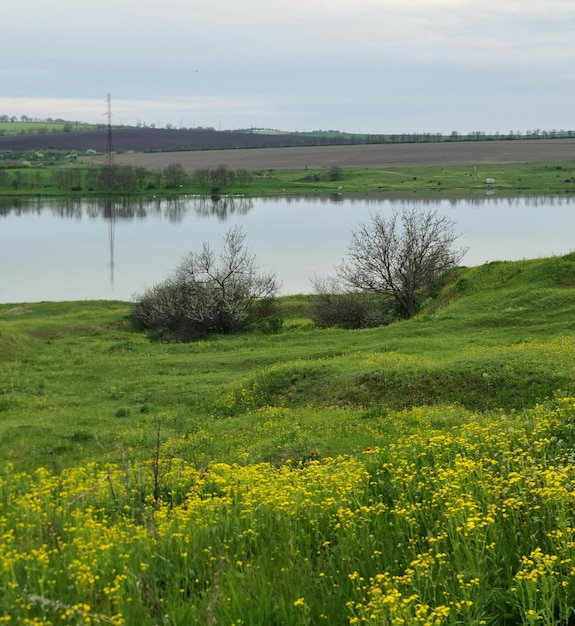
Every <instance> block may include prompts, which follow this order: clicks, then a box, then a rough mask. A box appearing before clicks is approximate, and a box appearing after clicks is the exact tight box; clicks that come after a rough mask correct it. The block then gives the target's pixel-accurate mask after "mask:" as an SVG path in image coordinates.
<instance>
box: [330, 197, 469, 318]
mask: <svg viewBox="0 0 575 626" xmlns="http://www.w3.org/2000/svg"><path fill="white" fill-rule="evenodd" d="M454 228H455V223H454V222H453V221H452V220H451V219H449V218H448V217H445V216H441V215H439V214H438V213H437V212H435V211H420V210H417V209H404V210H403V211H401V212H397V211H396V212H394V213H393V214H392V215H391V216H390V217H385V216H383V215H382V214H379V213H374V214H372V215H371V220H370V222H369V223H367V224H363V225H361V226H359V228H358V229H357V230H355V231H354V232H353V233H352V240H351V243H350V244H349V247H348V256H347V260H346V261H344V263H343V264H342V265H341V266H340V267H339V270H338V272H339V277H340V280H341V281H342V282H343V283H344V284H345V285H347V286H348V287H350V288H351V289H354V290H359V291H363V292H367V293H375V294H383V295H388V296H391V297H393V298H394V299H395V302H396V304H397V307H398V311H399V312H400V314H401V315H402V316H404V317H411V316H412V315H414V314H415V313H417V310H418V307H419V303H420V296H421V295H422V293H424V292H425V291H427V290H430V289H432V288H433V287H435V286H436V285H437V284H438V282H439V279H440V278H441V277H442V275H443V274H445V272H447V271H448V270H449V269H451V268H453V267H455V266H456V265H457V264H458V263H459V262H460V260H461V259H462V258H463V255H464V254H465V251H466V250H465V249H456V248H454V242H455V240H456V239H457V238H458V237H459V235H458V234H457V233H456V232H455V230H454Z"/></svg>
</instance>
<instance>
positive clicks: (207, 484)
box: [0, 254, 575, 626]
mask: <svg viewBox="0 0 575 626" xmlns="http://www.w3.org/2000/svg"><path fill="white" fill-rule="evenodd" d="M309 300H310V296H303V295H302V296H289V297H285V298H281V299H280V300H279V306H280V310H281V314H282V317H283V319H284V322H283V325H282V327H281V329H280V330H279V331H278V332H276V333H273V334H258V333H255V332H254V333H251V334H244V335H238V336H226V337H216V338H212V339H207V340H202V341H198V342H195V343H191V344H168V343H158V342H153V341H151V340H150V338H149V337H147V336H146V335H145V334H143V333H141V332H138V331H136V330H135V329H133V328H132V327H131V326H130V324H129V321H128V318H127V315H128V311H129V305H128V303H125V302H98V301H83V302H60V303H49V302H44V303H34V304H26V303H22V304H19V305H13V304H12V305H0V435H1V436H0V455H1V456H0V458H2V469H1V473H0V589H2V593H1V594H0V623H7V624H30V625H32V624H34V625H39V624H67V623H68V624H115V625H117V626H119V625H122V624H126V625H132V624H141V625H142V626H147V625H150V626H152V625H154V626H156V625H160V624H162V625H168V624H169V625H182V626H184V625H188V624H202V625H205V624H208V625H213V624H229V625H231V624H250V625H253V626H261V625H262V624H266V625H267V624H270V625H271V624H274V625H280V624H286V625H292V624H294V625H311V624H314V625H315V624H329V625H339V624H341V625H344V624H346V625H347V624H370V625H374V626H375V625H376V624H377V625H387V624H430V625H431V624H433V625H435V624H449V625H455V624H466V625H467V624H493V625H495V624H497V625H499V624H504V625H519V624H521V625H531V624H546V625H552V624H565V625H567V624H572V623H573V622H574V619H575V616H574V610H573V607H575V519H574V518H575V497H574V493H575V492H574V490H573V484H574V481H575V469H574V468H575V465H573V460H574V455H575V376H574V372H575V318H574V317H573V309H574V303H575V254H571V255H567V256H563V257H553V258H549V259H532V260H524V261H520V262H496V263H489V264H486V265H483V266H479V267H475V268H460V269H459V270H457V271H456V272H454V273H453V275H452V276H451V277H450V278H449V280H448V281H447V282H446V284H445V286H444V287H443V289H442V291H441V293H440V294H439V295H438V297H437V298H435V299H434V300H433V301H430V302H428V303H427V304H426V306H425V308H424V310H423V311H422V313H421V314H420V315H418V316H417V317H416V318H414V319H411V320H408V321H404V322H399V323H395V324H392V325H390V326H386V327H380V328H375V329H368V330H357V331H344V330H337V329H318V328H315V327H314V326H313V324H312V322H311V320H310V319H309Z"/></svg>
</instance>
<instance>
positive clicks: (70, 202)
mask: <svg viewBox="0 0 575 626" xmlns="http://www.w3.org/2000/svg"><path fill="white" fill-rule="evenodd" d="M111 202H112V203H113V204H112V205H111V204H110V203H111ZM111 206H113V212H114V217H115V218H116V219H124V220H130V219H145V218H147V217H153V216H160V217H165V218H166V219H168V220H169V221H170V222H179V221H181V220H182V219H183V218H184V217H185V216H186V215H187V214H188V213H196V214H197V215H202V216H210V215H213V216H214V217H217V218H218V219H222V220H225V219H227V218H228V217H229V216H231V215H234V214H237V215H245V214H246V213H247V212H248V211H250V210H251V209H252V208H253V206H254V205H253V200H252V199H251V198H245V197H243V196H217V197H215V196H214V197H211V196H177V197H174V198H155V197H153V198H150V197H149V196H148V197H126V196H104V197H89V198H74V197H68V196H66V197H58V198H0V215H4V216H8V215H10V214H13V215H24V214H29V213H38V214H39V213H42V212H43V211H49V212H50V213H52V215H55V216H57V217H63V218H70V219H81V218H82V217H83V216H86V217H89V218H90V219H94V218H99V217H103V218H107V217H109V215H110V211H111Z"/></svg>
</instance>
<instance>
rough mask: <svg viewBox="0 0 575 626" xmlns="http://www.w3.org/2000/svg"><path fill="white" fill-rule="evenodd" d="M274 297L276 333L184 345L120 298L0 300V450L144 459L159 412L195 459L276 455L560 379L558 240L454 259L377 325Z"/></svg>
mask: <svg viewBox="0 0 575 626" xmlns="http://www.w3.org/2000/svg"><path fill="white" fill-rule="evenodd" d="M281 305H282V307H283V308H284V313H285V317H286V321H285V323H284V328H283V330H282V332H281V333H279V334H277V335H269V336H256V335H243V336H237V337H225V338H215V339H210V340H207V341H201V342H198V343H193V344H189V345H167V344H157V343H150V342H149V341H148V339H147V338H146V337H145V336H144V335H142V334H140V333H137V332H135V331H133V330H132V329H131V328H130V326H129V324H128V322H127V320H126V315H127V312H128V306H127V304H126V303H121V302H74V303H40V304H30V305H26V304H23V305H21V306H19V307H14V306H13V305H2V306H0V455H1V457H2V458H3V459H4V460H6V461H11V462H13V463H14V464H16V466H18V467H21V468H25V469H30V468H33V467H37V466H47V467H51V468H54V469H59V468H61V467H63V466H66V465H70V464H75V463H80V462H84V461H86V460H87V459H93V458H98V459H110V460H119V459H122V458H124V457H126V456H129V457H130V458H149V457H150V455H151V450H152V449H153V446H154V442H155V440H156V436H157V431H158V427H159V428H160V435H161V437H162V438H163V439H168V438H177V439H174V442H177V443H174V445H175V446H176V447H177V452H178V454H182V455H184V456H185V458H190V459H195V460H196V462H201V463H204V462H206V461H209V460H210V459H218V460H226V461H234V460H239V459H242V458H245V456H246V455H247V456H248V457H249V459H250V460H251V461H259V460H268V461H272V462H281V461H282V460H285V459H286V458H305V457H306V455H308V454H309V453H310V451H312V450H313V451H314V452H317V453H318V454H320V455H327V454H336V453H347V452H350V453H354V452H357V451H360V450H362V449H363V448H364V447H365V446H368V445H369V446H373V445H383V444H385V442H388V441H391V440H393V439H394V438H397V437H398V436H399V435H401V433H402V432H406V429H407V430H409V428H410V424H409V420H406V419H404V418H402V419H398V418H397V416H398V414H399V413H398V412H401V411H402V410H403V409H405V408H407V407H410V406H413V405H430V404H437V405H446V404H447V405H459V406H462V407H465V408H467V409H469V410H474V411H488V412H491V411H497V410H499V409H505V410H507V411H509V410H520V409H522V408H524V407H529V406H533V405H534V404H535V403H536V402H538V401H541V400H544V399H545V398H548V397H551V396H553V394H554V393H555V392H556V391H557V390H562V391H563V392H564V393H567V394H575V376H574V372H575V319H574V318H573V308H574V305H575V255H573V254H572V255H568V256H564V257H554V258H549V259H537V260H530V261H521V262H497V263H490V264H487V265H483V266H480V267H476V268H469V269H462V270H460V272H459V275H458V276H455V277H454V278H453V280H452V281H451V282H450V283H449V284H448V285H447V286H446V287H445V288H444V290H443V292H442V294H441V295H440V300H439V302H435V303H432V304H430V306H429V307H428V308H427V310H426V311H425V313H424V314H422V315H421V316H419V317H418V318H417V319H413V320H410V321H406V322H402V323H398V324H395V325H392V326H389V327H384V328H377V329H372V330H361V331H342V330H318V329H315V328H313V326H312V324H311V322H310V321H309V319H307V309H306V298H305V297H303V296H301V297H297V296H293V297H288V298H284V299H282V300H281ZM442 415H443V417H442V418H441V419H445V420H449V419H450V418H449V415H450V413H449V412H448V411H447V412H443V413H442ZM404 417H405V416H404ZM453 419H461V416H460V415H459V416H454V418H453Z"/></svg>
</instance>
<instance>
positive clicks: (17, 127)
mask: <svg viewBox="0 0 575 626" xmlns="http://www.w3.org/2000/svg"><path fill="white" fill-rule="evenodd" d="M93 128H96V126H95V125H94V124H86V123H83V122H0V134H2V135H21V134H29V133H61V132H64V131H65V130H70V131H72V130H73V131H78V130H91V129H93Z"/></svg>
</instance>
